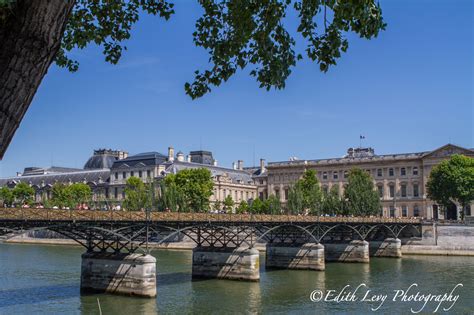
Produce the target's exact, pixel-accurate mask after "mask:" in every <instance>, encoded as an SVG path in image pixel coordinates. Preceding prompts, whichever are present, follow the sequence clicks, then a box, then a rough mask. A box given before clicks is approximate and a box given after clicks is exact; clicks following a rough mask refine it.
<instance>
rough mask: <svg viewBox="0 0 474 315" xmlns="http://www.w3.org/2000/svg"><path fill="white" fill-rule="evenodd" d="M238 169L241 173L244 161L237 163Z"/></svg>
mask: <svg viewBox="0 0 474 315" xmlns="http://www.w3.org/2000/svg"><path fill="white" fill-rule="evenodd" d="M237 169H238V170H241V171H242V170H243V169H244V161H242V160H238V161H237Z"/></svg>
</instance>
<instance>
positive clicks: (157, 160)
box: [109, 147, 257, 203]
mask: <svg viewBox="0 0 474 315" xmlns="http://www.w3.org/2000/svg"><path fill="white" fill-rule="evenodd" d="M193 168H206V169H208V170H209V171H210V172H211V176H212V179H213V181H214V192H213V195H212V196H211V199H210V201H211V203H214V202H215V201H221V202H222V201H224V199H225V198H226V197H227V196H229V195H230V196H231V197H232V199H233V200H234V202H235V203H239V202H241V201H249V200H250V199H254V198H256V196H257V188H256V186H255V185H254V182H253V179H252V176H251V175H250V174H249V173H248V172H246V171H244V170H243V169H237V168H225V167H220V166H217V161H216V160H215V159H214V158H213V156H212V152H209V151H191V152H190V154H189V155H188V157H187V158H185V156H184V154H183V153H182V152H178V153H177V154H176V156H175V154H174V149H173V148H172V147H169V148H168V154H167V155H164V154H161V153H158V152H148V153H141V154H137V155H133V156H129V157H127V158H125V159H121V160H117V161H115V162H114V164H113V165H112V167H111V169H110V172H111V174H110V182H109V188H110V192H111V194H113V195H112V196H111V197H112V199H114V200H118V201H121V200H123V198H124V197H125V192H124V189H125V184H126V181H127V178H129V177H131V176H136V177H139V178H141V179H142V180H143V181H144V182H147V181H149V180H151V179H155V180H159V179H160V178H163V177H165V176H166V175H167V174H176V173H177V172H179V171H181V170H184V169H193Z"/></svg>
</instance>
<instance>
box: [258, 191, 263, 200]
mask: <svg viewBox="0 0 474 315" xmlns="http://www.w3.org/2000/svg"><path fill="white" fill-rule="evenodd" d="M258 198H259V199H260V200H263V192H259V193H258Z"/></svg>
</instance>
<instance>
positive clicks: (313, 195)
mask: <svg viewBox="0 0 474 315" xmlns="http://www.w3.org/2000/svg"><path fill="white" fill-rule="evenodd" d="M297 184H298V185H301V190H302V193H303V205H304V208H305V209H308V210H309V212H310V213H311V214H313V215H317V214H319V210H320V207H321V199H322V193H321V188H320V187H319V181H318V178H317V177H316V172H315V171H314V170H306V171H305V172H304V173H303V177H302V178H300V179H299V180H298V182H297Z"/></svg>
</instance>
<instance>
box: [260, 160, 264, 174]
mask: <svg viewBox="0 0 474 315" xmlns="http://www.w3.org/2000/svg"><path fill="white" fill-rule="evenodd" d="M262 173H265V159H260V174H262Z"/></svg>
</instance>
